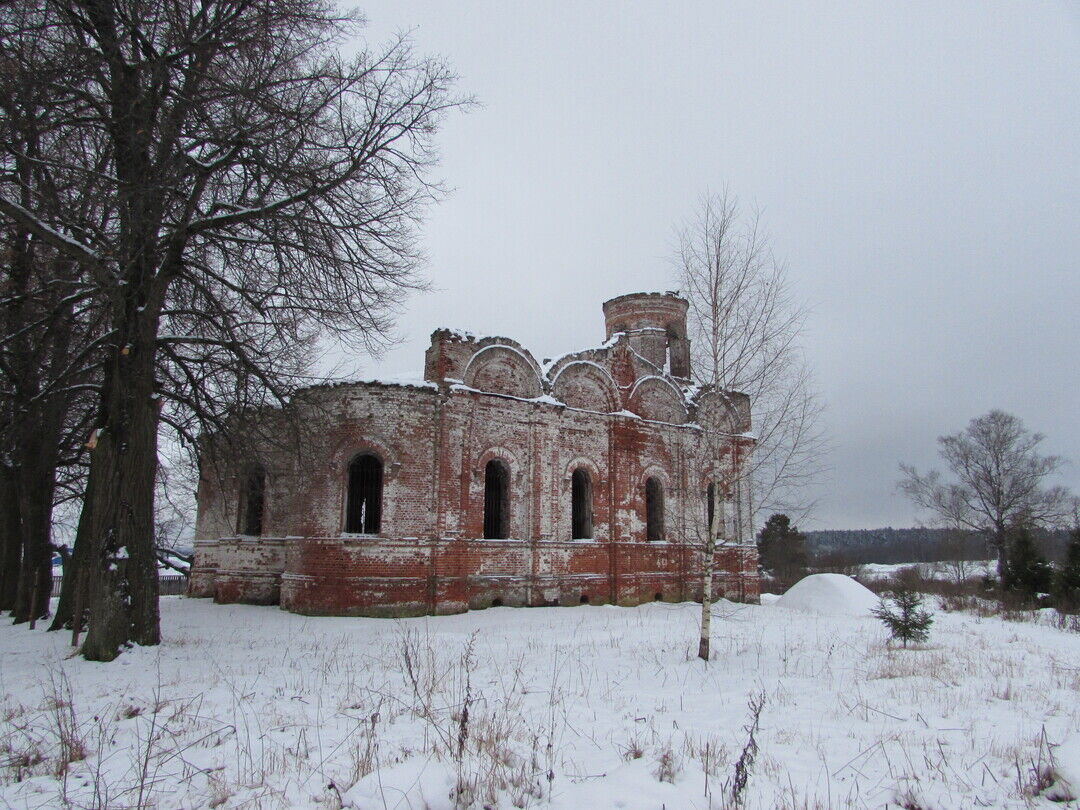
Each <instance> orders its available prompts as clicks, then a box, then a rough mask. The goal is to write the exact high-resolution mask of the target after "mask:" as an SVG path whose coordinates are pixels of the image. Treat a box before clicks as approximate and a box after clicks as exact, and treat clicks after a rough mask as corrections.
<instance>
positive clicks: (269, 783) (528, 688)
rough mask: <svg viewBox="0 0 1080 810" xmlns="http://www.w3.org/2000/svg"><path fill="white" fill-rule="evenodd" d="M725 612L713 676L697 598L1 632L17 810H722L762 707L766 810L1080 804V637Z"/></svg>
mask: <svg viewBox="0 0 1080 810" xmlns="http://www.w3.org/2000/svg"><path fill="white" fill-rule="evenodd" d="M715 613H716V618H715V619H714V622H713V627H714V634H713V650H714V660H712V661H711V662H710V663H709V664H708V665H705V664H704V663H703V662H700V661H698V660H697V659H696V658H695V652H696V647H697V640H696V632H697V620H698V616H699V614H700V606H699V605H694V604H689V603H688V604H681V605H666V604H650V605H643V606H641V607H638V608H625V609H624V608H615V607H609V606H591V607H590V606H582V607H574V608H532V609H515V608H495V609H491V610H486V611H478V612H472V613H466V614H462V615H458V616H445V617H437V618H420V619H408V620H402V621H388V620H378V619H347V618H305V617H302V616H295V615H292V614H289V613H285V612H282V611H279V610H277V609H276V608H265V607H253V606H241V605H232V606H219V605H213V604H211V603H209V602H208V601H204V600H191V599H182V598H175V597H172V598H165V599H163V600H162V622H163V634H164V642H163V643H162V645H161V646H160V647H158V648H146V649H143V648H135V649H133V650H130V651H129V652H127V653H125V654H124V655H122V656H121V658H120V659H118V661H116V662H114V663H112V664H105V665H103V664H93V663H89V662H86V661H83V660H81V659H79V658H77V657H75V658H68V657H67V656H68V655H69V652H70V648H69V647H67V646H66V642H67V640H68V639H67V638H65V637H62V636H60V635H58V634H55V633H44V632H41V631H35V632H30V631H29V630H27V629H26V627H25V626H20V627H11V626H3V627H0V766H2V767H0V806H5V807H6V806H10V807H16V808H53V807H137V806H140V805H141V806H147V807H159V808H194V807H208V806H209V807H222V808H238V807H248V808H256V807H265V808H271V807H297V808H338V807H343V806H344V807H355V808H363V810H374V809H376V808H378V809H381V808H402V809H404V808H414V809H415V810H420V808H425V807H427V808H429V809H430V810H448V808H453V807H454V806H455V801H457V803H458V804H459V805H460V806H469V805H470V804H471V806H472V807H477V808H480V807H483V806H484V805H485V804H486V805H488V806H490V807H493V808H501V809H505V808H511V807H532V808H540V807H553V808H558V809H559V810H571V809H572V808H573V809H574V810H576V809H577V808H590V810H600V809H601V808H642V810H654V809H655V810H660V808H662V807H663V808H667V810H674V808H709V807H712V808H724V807H728V806H731V801H730V799H731V796H730V792H731V786H732V782H733V774H734V770H735V764H736V762H737V761H738V759H739V757H740V754H741V753H742V752H743V750H744V748H745V746H746V744H747V741H748V734H747V731H746V730H745V729H746V726H747V725H748V724H749V722H750V717H749V712H748V701H749V700H750V699H751V698H754V697H756V696H759V695H762V694H763V695H764V696H765V706H764V709H763V711H762V712H761V716H760V725H759V728H758V730H757V732H756V734H755V737H756V742H757V745H758V747H759V750H758V753H757V756H756V759H755V761H754V762H753V765H752V767H751V769H750V775H749V781H748V784H747V787H746V789H745V792H744V793H743V794H742V797H741V798H742V799H743V806H745V807H747V808H776V807H783V808H803V807H807V808H814V807H867V808H882V807H886V806H892V807H896V806H899V805H898V803H899V802H906V803H907V806H911V807H923V808H968V807H972V808H973V807H1018V808H1019V807H1040V806H1045V807H1063V806H1073V807H1076V806H1078V805H1077V802H1075V801H1072V802H1066V803H1064V804H1062V803H1054V802H1051V801H1050V799H1049V798H1048V797H1049V796H1050V795H1052V794H1053V795H1069V793H1068V789H1067V788H1065V787H1064V786H1063V783H1062V782H1061V781H1060V780H1059V781H1058V782H1057V783H1056V784H1051V782H1052V781H1053V779H1052V776H1051V771H1056V772H1058V773H1060V774H1069V775H1070V776H1071V775H1072V774H1076V773H1077V772H1078V771H1080V762H1077V761H1076V758H1077V756H1078V755H1080V744H1078V743H1077V741H1078V740H1080V700H1078V696H1080V634H1076V633H1069V632H1065V631H1061V630H1058V629H1055V628H1053V627H1050V626H1046V625H1044V624H1037V623H1027V622H1006V621H1003V620H1001V619H999V618H996V617H995V618H978V617H975V616H970V615H965V614H942V613H939V614H938V615H937V616H936V623H935V625H934V627H933V628H932V630H931V636H930V642H929V644H928V645H926V646H925V647H924V648H919V649H909V650H903V649H894V648H890V647H889V646H887V645H886V644H885V641H884V639H885V635H886V633H885V630H884V628H883V627H882V626H881V625H880V624H879V623H878V622H877V621H875V620H874V619H873V618H871V617H869V616H862V615H850V616H848V615H821V614H816V613H809V612H805V611H802V610H799V611H796V610H788V609H784V608H782V607H779V606H777V605H773V606H769V607H763V606H755V605H733V604H731V603H726V602H725V603H721V604H719V605H717V606H716V610H715ZM466 709H467V712H466V711H465V710H466ZM1062 743H1063V744H1062ZM1059 744H1062V745H1059ZM69 759H70V760H74V761H71V762H69V763H66V760H69ZM1058 760H1061V761H1060V762H1058ZM65 763H66V767H65ZM1055 791H1063V793H1062V794H1056V793H1055ZM1075 792H1076V791H1075V790H1073V793H1075Z"/></svg>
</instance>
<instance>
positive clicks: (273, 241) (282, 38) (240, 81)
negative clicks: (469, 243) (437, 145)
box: [0, 0, 459, 660]
mask: <svg viewBox="0 0 1080 810" xmlns="http://www.w3.org/2000/svg"><path fill="white" fill-rule="evenodd" d="M13 6H14V7H15V8H16V9H17V10H18V11H19V12H21V15H20V16H18V19H17V21H16V22H13V23H12V24H11V25H10V26H9V27H8V28H7V30H5V31H3V34H4V36H3V38H2V39H3V43H4V44H3V46H2V47H3V49H4V52H3V55H4V58H5V59H8V60H12V61H19V60H21V59H24V58H25V57H26V54H27V53H29V52H30V51H32V50H34V49H35V47H36V52H40V50H41V43H45V44H46V46H47V50H48V51H49V52H50V53H51V56H52V58H53V59H55V60H61V64H62V65H63V71H62V76H61V78H60V80H58V81H57V82H54V84H55V85H56V87H55V88H53V92H54V93H55V99H54V103H53V104H52V105H51V107H50V110H51V114H52V115H53V116H55V117H56V118H57V124H56V126H57V127H58V128H60V129H61V130H63V131H65V132H68V133H71V137H72V138H74V137H75V136H81V137H83V139H84V141H86V142H88V143H90V144H92V145H93V147H94V148H88V149H87V150H86V152H85V153H84V154H83V155H82V156H81V159H80V156H78V155H74V156H72V159H71V160H69V161H67V162H65V163H63V164H60V163H55V164H54V163H50V158H49V156H48V155H46V156H45V157H44V158H43V159H44V161H45V165H46V166H48V167H50V168H51V169H52V170H54V171H55V172H56V173H65V174H73V173H74V174H80V173H81V174H82V175H84V176H86V177H93V178H95V180H96V181H97V182H99V183H100V184H101V189H102V190H101V193H102V196H103V198H104V199H105V200H106V201H107V203H108V204H107V205H105V206H104V209H105V210H106V211H107V212H108V214H109V215H108V217H107V218H105V219H103V220H101V221H98V222H86V221H83V220H80V221H72V220H70V219H68V218H67V217H66V215H65V211H64V210H63V209H62V208H60V207H57V206H54V205H50V204H49V202H50V201H49V199H48V195H47V193H46V192H47V190H45V191H43V190H42V189H40V188H35V189H32V190H31V194H30V199H28V200H25V201H22V200H20V199H19V198H18V196H17V193H16V192H19V191H21V190H22V189H21V186H19V184H18V179H17V178H13V179H12V184H13V185H12V187H11V188H3V189H0V213H2V214H4V215H6V216H7V217H8V218H9V219H10V220H11V221H13V222H15V223H17V224H18V225H19V226H21V227H23V228H25V229H27V230H28V231H29V232H30V233H32V234H34V235H35V236H36V237H38V238H40V239H42V240H43V241H46V242H48V243H49V244H51V245H52V247H54V248H55V249H56V250H57V251H59V252H60V253H62V254H64V255H65V256H67V257H68V258H69V259H70V260H72V261H75V262H78V263H80V265H81V266H83V267H85V268H86V269H87V272H88V273H89V274H90V276H91V277H92V278H93V280H94V284H95V287H96V289H97V292H98V295H99V297H100V300H101V301H102V306H103V307H104V311H105V312H106V313H107V319H108V327H109V328H108V335H109V338H108V345H107V347H106V351H105V358H106V360H105V364H104V374H103V379H102V385H101V402H100V409H99V417H98V420H97V422H96V425H95V431H94V433H93V435H92V437H91V440H90V444H91V445H92V446H93V450H92V453H91V464H90V470H89V480H88V483H87V490H86V497H85V499H84V507H83V514H82V516H81V519H80V527H79V535H80V538H83V537H85V538H86V540H87V543H88V544H89V552H88V553H87V554H86V555H85V557H84V559H85V560H86V561H87V565H88V566H89V567H88V568H86V569H81V570H82V573H81V575H80V576H83V577H86V578H87V579H86V581H87V582H88V583H89V587H88V592H87V601H86V603H85V605H79V606H78V609H77V611H76V628H77V627H78V623H79V621H80V619H81V613H82V609H83V608H87V609H88V610H89V617H90V619H89V621H90V623H89V626H88V632H87V636H86V640H85V642H84V644H83V654H84V655H85V656H86V657H87V658H91V659H99V660H109V659H111V658H113V657H115V656H116V655H117V654H118V652H119V650H120V649H121V647H122V646H123V645H124V644H125V643H127V642H129V641H134V642H136V643H139V644H156V643H157V642H158V640H159V637H160V630H159V622H158V607H157V572H156V568H157V565H156V558H155V554H154V548H153V546H154V542H153V541H154V510H153V499H154V487H155V479H156V467H157V438H158V429H159V426H160V423H161V422H160V420H161V418H162V402H163V399H162V395H161V391H160V384H161V381H162V376H163V375H162V370H163V368H164V367H165V365H166V361H169V362H175V361H176V359H177V358H176V352H175V351H173V350H172V349H171V348H166V347H174V346H189V347H191V346H213V347H215V348H217V349H218V350H219V351H221V352H223V353H226V354H229V355H230V356H231V357H232V360H233V361H234V362H235V363H238V364H240V365H242V366H244V367H245V370H246V372H247V374H248V376H249V378H255V379H260V380H262V382H263V383H264V384H266V385H267V387H270V388H273V387H274V386H273V384H272V381H271V380H270V378H269V375H268V374H267V373H266V370H265V369H264V368H262V367H260V366H259V363H258V358H259V356H260V354H259V352H257V351H256V352H251V351H249V350H248V348H247V344H246V343H245V342H244V338H245V337H246V336H247V335H249V334H250V329H249V328H248V327H254V328H255V331H256V332H258V326H259V325H260V324H270V327H268V328H269V330H270V331H272V332H275V333H277V334H284V333H288V331H289V330H291V329H297V330H299V331H301V332H304V333H305V334H307V335H313V334H328V335H334V336H337V337H338V338H340V339H343V340H346V341H350V342H351V343H352V344H353V345H359V346H363V347H366V346H369V345H370V344H371V342H372V341H373V340H378V336H379V335H380V334H382V333H384V332H385V330H386V328H387V327H388V324H389V322H390V316H391V315H392V312H393V310H394V307H395V306H396V305H397V303H398V302H399V301H400V298H401V296H402V294H403V292H404V291H406V290H408V289H410V288H412V287H414V286H416V284H417V277H416V267H417V262H418V259H419V255H418V252H417V250H416V248H415V244H414V238H413V233H414V225H415V223H416V221H417V218H418V216H419V214H420V213H421V210H422V207H423V206H424V204H425V203H426V202H427V201H429V200H430V199H431V198H432V193H433V191H434V189H433V188H432V186H431V185H430V184H429V183H428V182H427V181H426V180H425V176H426V172H427V170H428V168H429V167H430V166H431V165H432V163H433V161H434V157H435V156H434V153H433V151H432V147H431V137H432V135H433V134H434V132H435V130H436V129H437V126H438V124H439V122H440V120H441V118H442V116H443V114H444V113H445V112H446V111H447V110H448V109H450V108H452V107H454V106H457V105H458V103H459V102H458V100H457V99H455V98H453V97H452V96H451V95H450V86H451V84H452V80H453V76H452V75H451V74H450V73H449V71H448V70H447V69H446V68H445V67H444V66H443V65H442V64H441V63H439V62H437V61H433V60H423V59H417V58H415V57H414V56H413V55H412V54H411V52H410V49H409V47H408V44H407V43H406V42H405V41H403V40H398V41H396V42H393V43H391V44H390V45H389V46H388V47H387V48H385V49H384V50H382V51H380V52H372V51H363V52H362V53H360V55H358V56H357V57H355V58H354V59H351V60H346V59H344V58H342V57H341V56H340V55H339V53H338V50H337V46H338V44H339V43H340V42H341V41H342V40H343V38H345V37H348V36H349V35H351V34H354V33H356V25H357V20H355V19H354V18H349V17H341V16H338V15H336V14H335V13H334V12H333V10H332V8H331V7H330V6H328V5H326V4H323V3H320V2H316V0H265V1H264V2H259V3H252V2H247V0H208V2H204V3H195V4H192V3H189V2H186V0H149V2H144V1H143V0H115V2H93V1H92V0H47V1H46V2H43V3H41V2H33V3H32V2H30V0H22V1H21V2H16V3H14V4H13ZM9 192H10V193H9ZM183 300H199V301H201V302H202V305H203V307H204V311H205V312H206V313H208V314H209V315H210V317H211V318H216V319H218V325H219V326H220V328H218V329H216V331H215V330H211V331H214V335H213V337H211V338H209V339H207V338H206V336H205V335H204V334H200V330H199V328H193V329H192V330H191V331H187V332H181V333H180V334H171V333H169V332H167V331H166V330H167V329H168V326H167V324H169V323H176V324H183V323H184V315H185V314H187V315H192V314H193V313H192V311H190V310H189V311H187V312H186V313H185V312H184V311H183V308H182V307H180V308H176V309H174V303H175V302H177V301H183ZM199 323H201V325H202V326H206V321H205V319H204V320H202V321H200V322H199ZM279 330H281V331H279ZM193 382H194V381H193ZM84 529H85V531H84Z"/></svg>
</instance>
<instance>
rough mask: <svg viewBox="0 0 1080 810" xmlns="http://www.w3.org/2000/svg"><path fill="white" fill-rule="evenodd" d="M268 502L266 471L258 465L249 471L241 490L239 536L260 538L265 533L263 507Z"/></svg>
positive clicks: (238, 522)
mask: <svg viewBox="0 0 1080 810" xmlns="http://www.w3.org/2000/svg"><path fill="white" fill-rule="evenodd" d="M265 502H266V470H265V469H263V466H262V465H261V464H256V465H254V466H252V467H251V469H249V470H248V473H247V476H246V477H245V478H244V483H243V485H242V486H241V488H240V504H239V507H240V508H239V509H237V510H236V511H237V515H236V518H237V520H236V522H237V526H236V532H237V534H247V535H251V536H253V537H258V536H259V535H261V534H262V531H263V506H264V504H265Z"/></svg>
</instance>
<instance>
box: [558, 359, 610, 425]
mask: <svg viewBox="0 0 1080 810" xmlns="http://www.w3.org/2000/svg"><path fill="white" fill-rule="evenodd" d="M551 393H552V396H554V397H555V398H556V399H557V400H559V401H560V402H564V403H566V404H567V405H569V406H570V407H571V408H579V409H581V410H583V411H596V412H598V413H613V412H614V411H617V410H619V402H620V398H619V387H618V386H617V385H616V384H615V380H614V379H612V377H611V375H610V374H609V373H608V372H607V369H605V368H603V367H602V366H599V365H597V364H596V363H592V362H588V361H584V360H574V361H571V362H569V363H567V364H566V365H565V366H563V367H562V368H561V369H559V372H558V373H557V374H556V375H555V379H554V380H552V382H551Z"/></svg>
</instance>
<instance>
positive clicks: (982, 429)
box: [899, 410, 1074, 579]
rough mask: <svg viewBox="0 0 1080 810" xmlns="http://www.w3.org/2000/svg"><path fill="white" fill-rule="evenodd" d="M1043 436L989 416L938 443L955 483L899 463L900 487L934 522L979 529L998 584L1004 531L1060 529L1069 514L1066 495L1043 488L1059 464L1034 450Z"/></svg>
mask: <svg viewBox="0 0 1080 810" xmlns="http://www.w3.org/2000/svg"><path fill="white" fill-rule="evenodd" d="M1043 438H1044V437H1043V435H1042V434H1041V433H1032V432H1030V431H1029V430H1028V429H1027V428H1026V427H1025V426H1024V423H1023V422H1022V421H1021V420H1020V419H1019V418H1018V417H1016V416H1013V415H1012V414H1009V413H1005V412H1004V411H998V410H994V411H990V412H989V413H988V414H986V415H984V416H979V417H976V418H975V419H972V420H971V422H969V423H968V426H967V427H966V428H965V429H964V430H962V431H960V432H959V433H954V434H951V435H949V436H940V437H939V438H938V445H939V449H938V454H939V455H940V456H941V458H942V460H943V461H944V462H945V464H946V466H947V467H948V470H949V472H950V473H951V474H952V475H953V477H954V478H955V480H954V481H952V482H948V481H945V480H944V479H943V478H942V476H941V473H940V472H938V471H937V470H932V471H930V472H927V473H925V474H923V473H920V472H918V470H916V469H915V468H914V467H913V466H911V465H908V464H901V465H900V469H901V471H902V472H903V473H904V478H903V480H902V481H900V483H899V488H900V490H901V491H902V492H903V493H904V494H905V495H906V496H907V497H908V498H910V499H911V500H912V502H913V503H915V504H916V505H917V506H919V507H921V508H923V509H926V510H928V511H929V512H930V514H931V515H932V516H933V518H934V519H935V520H937V521H938V522H940V523H943V524H945V525H947V526H949V527H950V528H966V529H970V530H973V531H977V532H981V533H982V534H983V535H984V536H985V537H986V538H987V539H988V540H989V541H990V543H991V544H992V545H993V547H994V549H995V550H996V551H997V557H998V577H999V579H1000V578H1001V577H1002V576H1003V575H1004V573H1005V567H1006V561H1005V556H1006V551H1007V546H1008V539H1009V538H1008V533H1009V530H1010V529H1012V528H1014V527H1020V526H1052V525H1059V524H1060V525H1063V524H1064V523H1065V522H1066V521H1067V520H1068V518H1069V516H1070V514H1071V513H1072V508H1073V504H1074V499H1073V498H1072V496H1071V495H1070V494H1069V492H1068V490H1066V489H1065V488H1064V487H1061V486H1047V479H1048V478H1050V476H1052V475H1053V474H1054V473H1055V472H1056V471H1057V470H1058V469H1059V468H1060V467H1061V465H1062V463H1063V461H1062V459H1061V458H1059V457H1058V456H1044V455H1042V454H1041V453H1039V445H1040V444H1041V443H1042V441H1043Z"/></svg>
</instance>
